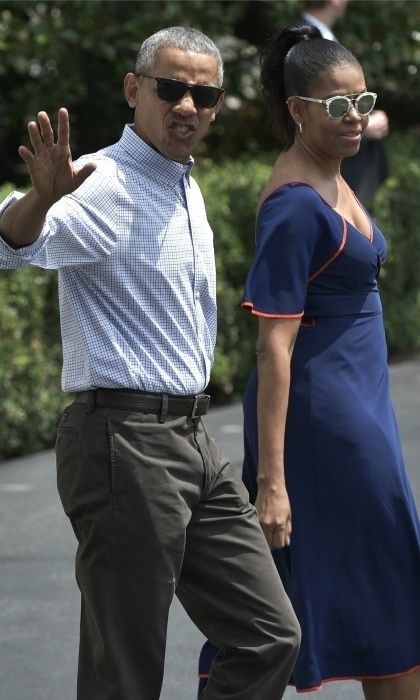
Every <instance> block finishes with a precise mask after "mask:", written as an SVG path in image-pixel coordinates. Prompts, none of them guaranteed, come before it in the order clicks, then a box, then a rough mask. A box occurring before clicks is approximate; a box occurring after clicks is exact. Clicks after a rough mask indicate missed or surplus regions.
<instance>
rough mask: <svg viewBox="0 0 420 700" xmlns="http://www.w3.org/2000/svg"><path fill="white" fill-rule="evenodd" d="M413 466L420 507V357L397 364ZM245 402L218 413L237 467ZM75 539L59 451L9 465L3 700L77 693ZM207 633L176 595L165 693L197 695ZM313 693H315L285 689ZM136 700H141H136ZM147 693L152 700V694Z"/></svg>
mask: <svg viewBox="0 0 420 700" xmlns="http://www.w3.org/2000/svg"><path fill="white" fill-rule="evenodd" d="M391 379H392V385H393V394H394V405H395V408H396V412H397V415H398V418H399V422H400V428H401V434H402V439H403V444H404V451H405V455H406V462H407V470H408V472H409V474H410V478H411V482H412V486H413V489H414V492H415V496H416V499H417V502H418V503H419V504H420V469H419V465H420V361H418V362H415V361H413V362H404V363H401V364H399V365H396V366H394V367H393V368H392V370H391ZM241 421H242V414H241V407H240V406H239V405H234V406H231V407H228V408H224V409H217V410H214V411H212V412H211V413H210V416H209V421H208V422H209V425H210V430H211V432H212V434H213V435H215V436H216V438H217V439H218V441H219V442H220V443H221V445H222V448H223V450H224V452H225V453H226V454H227V455H229V457H230V459H231V460H232V462H233V463H234V464H235V466H236V467H237V468H238V469H240V465H241V461H242V428H241ZM74 552H75V544H74V538H73V533H72V530H71V528H70V526H69V524H68V522H67V520H66V518H65V516H64V514H63V513H62V510H61V506H60V503H59V500H58V496H57V492H56V486H55V467H54V457H53V454H52V452H43V453H40V454H37V455H34V456H32V457H28V458H24V459H18V460H12V461H8V462H3V463H2V464H1V465H0V566H1V579H0V580H1V586H0V700H75V697H76V694H75V674H76V657H77V635H78V615H79V598H78V593H77V589H76V586H75V583H74V578H73V557H74ZM202 639H203V638H202V635H201V634H200V633H199V632H198V631H197V630H196V628H195V627H194V625H193V624H192V623H191V622H190V620H189V619H188V618H187V617H186V615H185V613H184V612H183V610H182V608H181V606H180V605H179V604H178V603H177V601H175V602H174V605H173V606H172V610H171V615H170V624H169V636H168V650H167V663H166V673H165V679H164V687H163V691H162V695H161V700H194V698H195V688H196V681H195V674H196V663H197V654H198V650H199V648H200V646H201V643H202ZM284 697H285V699H287V700H292V698H296V699H297V698H302V699H304V698H311V700H315V695H314V694H313V693H310V694H307V693H303V694H300V695H296V693H295V691H293V690H288V691H287V692H286V695H285V696H284ZM316 697H317V698H318V697H319V698H320V700H361V698H362V695H361V692H360V689H359V685H358V683H355V682H343V683H331V684H329V685H326V686H325V688H324V690H323V691H322V693H321V694H319V695H316ZM133 700H134V699H133ZM144 700H146V699H144Z"/></svg>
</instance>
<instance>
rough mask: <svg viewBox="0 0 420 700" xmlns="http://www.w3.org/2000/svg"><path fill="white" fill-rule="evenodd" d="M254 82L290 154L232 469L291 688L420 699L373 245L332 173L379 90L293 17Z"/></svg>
mask: <svg viewBox="0 0 420 700" xmlns="http://www.w3.org/2000/svg"><path fill="white" fill-rule="evenodd" d="M261 77H262V83H263V88H264V92H265V95H266V97H267V99H268V102H269V105H271V106H272V107H273V108H274V111H275V113H276V115H277V126H278V127H279V128H280V131H281V135H282V136H283V140H284V142H285V144H286V146H285V149H284V150H283V151H282V152H281V153H280V155H279V157H278V159H277V161H276V163H275V166H274V169H273V172H272V175H271V177H270V180H269V182H268V184H267V185H266V187H265V189H264V191H263V193H262V196H261V200H260V204H259V210H258V216H257V242H256V250H255V255H254V261H253V264H252V268H251V271H250V273H249V276H248V279H247V283H246V288H245V294H244V301H243V306H244V308H245V309H247V310H248V311H249V312H250V313H252V314H253V315H255V316H257V317H258V318H259V336H258V346H257V354H258V368H257V369H256V370H255V372H254V373H253V375H252V376H251V378H250V381H249V385H248V388H247V391H246V395H245V399H244V434H245V460H244V470H243V477H244V481H245V483H246V485H247V487H248V489H249V492H250V495H251V499H254V501H255V504H256V508H257V511H258V514H259V519H260V523H261V526H262V528H263V530H264V533H265V535H266V538H267V540H268V542H269V544H270V546H271V548H272V549H273V555H274V557H275V560H276V563H277V566H278V570H279V573H280V575H281V577H282V579H283V583H284V585H285V588H286V591H287V592H288V595H289V596H290V599H291V602H292V604H293V606H294V609H295V612H296V614H297V617H298V619H299V622H300V624H301V627H302V646H301V650H300V653H299V656H298V660H297V663H296V666H295V669H294V672H293V678H292V679H291V682H292V683H293V684H294V685H295V687H296V690H297V691H300V692H304V691H309V690H318V689H320V688H321V686H322V684H323V683H324V682H325V681H328V680H339V679H344V678H346V679H348V678H352V679H357V680H360V681H361V683H362V688H363V693H364V696H365V698H366V700H391V699H392V700H419V697H420V532H419V521H418V516H417V512H416V507H415V504H414V499H413V496H412V493H411V490H410V486H409V483H408V480H407V476H406V473H405V470H404V464H403V457H402V453H401V446H400V439H399V434H398V428H397V425H396V422H395V417H394V412H393V408H392V405H391V400H390V392H389V382H388V368H387V349H386V342H385V334H384V327H383V318H382V308H381V302H380V297H379V293H378V288H377V283H376V280H377V276H378V274H379V271H380V268H381V266H382V264H383V263H384V261H385V255H386V244H385V240H384V238H383V236H382V233H381V232H380V230H379V229H378V227H377V226H376V224H375V223H374V222H373V221H372V220H371V219H370V217H369V215H368V214H367V212H366V211H365V210H364V209H363V207H362V206H361V205H360V203H359V202H358V201H357V199H356V198H355V196H354V194H353V193H352V191H351V190H350V188H349V187H348V185H347V184H346V183H345V181H344V180H343V178H342V177H341V175H340V163H341V160H342V159H343V158H345V157H346V156H351V155H354V154H355V153H356V152H357V151H358V148H359V146H360V140H361V136H362V133H363V130H364V129H365V128H366V126H367V124H368V119H369V116H368V115H369V112H370V111H371V110H372V109H373V107H374V105H375V99H376V95H375V94H373V93H370V92H368V91H367V88H366V85H365V79H364V76H363V71H362V69H361V67H360V65H359V63H358V62H357V60H356V59H355V58H354V57H353V55H352V54H351V53H349V52H348V51H347V50H346V49H345V48H344V47H343V46H340V45H339V44H337V43H335V42H331V41H328V40H326V39H322V38H320V34H319V32H318V30H316V29H314V28H309V27H304V26H301V27H290V28H287V29H286V30H283V31H282V32H280V33H279V34H278V35H277V36H276V37H275V38H274V40H273V43H272V45H271V46H270V47H269V48H268V50H267V52H266V53H265V56H264V57H263V61H262V76H261ZM292 524H293V526H292ZM210 642H211V640H210ZM214 653H215V649H214V647H212V646H211V644H210V643H208V644H207V645H206V646H205V648H204V650H203V652H202V657H201V661H202V666H204V668H203V667H202V669H201V670H202V671H204V673H202V674H201V675H202V676H203V677H205V671H206V668H205V666H208V664H209V662H210V659H211V656H212V654H214ZM202 683H205V680H204V681H202ZM273 700H276V699H274V698H273Z"/></svg>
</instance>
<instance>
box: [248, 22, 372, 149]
mask: <svg viewBox="0 0 420 700" xmlns="http://www.w3.org/2000/svg"><path fill="white" fill-rule="evenodd" d="M346 63H351V64H353V65H355V66H357V67H359V68H360V64H359V62H358V60H357V59H356V58H355V57H354V56H353V54H352V53H351V52H350V51H348V49H346V48H345V47H344V46H342V45H341V44H339V43H338V42H336V41H330V40H329V39H323V38H322V36H321V33H320V31H319V29H317V28H316V27H312V26H309V25H306V24H295V25H291V26H289V27H285V28H284V29H282V30H280V31H279V32H278V33H277V34H276V35H275V36H274V37H273V38H272V39H271V41H270V43H269V44H268V46H267V47H266V48H265V49H264V50H263V52H262V55H261V84H262V88H263V93H264V96H265V98H266V100H267V103H268V106H269V109H270V112H271V116H272V121H273V124H274V127H275V133H276V135H278V136H279V137H280V139H281V141H282V142H283V143H284V145H285V147H286V148H289V147H290V146H291V145H292V143H293V141H294V138H295V130H296V125H295V123H294V121H293V119H292V117H291V116H290V112H289V108H288V106H287V104H286V100H287V98H288V97H290V96H291V95H303V96H304V97H310V90H311V88H312V87H313V85H314V84H315V83H316V81H317V80H319V78H320V76H321V74H322V73H325V72H326V71H328V70H330V69H331V68H335V67H336V66H338V65H343V64H346Z"/></svg>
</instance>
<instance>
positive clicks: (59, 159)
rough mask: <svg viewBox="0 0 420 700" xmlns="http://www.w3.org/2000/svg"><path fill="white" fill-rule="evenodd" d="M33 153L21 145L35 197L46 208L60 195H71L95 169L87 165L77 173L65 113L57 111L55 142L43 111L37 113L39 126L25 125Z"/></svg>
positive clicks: (60, 110)
mask: <svg viewBox="0 0 420 700" xmlns="http://www.w3.org/2000/svg"><path fill="white" fill-rule="evenodd" d="M28 132H29V138H30V140H31V144H32V147H33V152H32V151H31V150H29V148H26V146H20V148H19V155H20V157H21V158H22V159H23V160H24V161H25V163H26V166H27V168H28V171H29V175H30V177H31V180H32V185H33V190H34V193H35V194H36V195H37V197H38V198H39V199H40V200H42V201H43V202H46V203H47V204H48V205H49V206H51V204H53V203H54V202H57V201H58V200H59V199H60V198H61V197H62V196H63V195H65V194H69V193H70V192H73V191H74V190H75V189H77V187H79V186H80V185H81V184H82V183H83V182H84V181H85V180H86V178H87V177H89V175H91V174H92V173H93V171H94V170H95V169H96V165H95V164H94V163H88V164H86V165H85V166H84V167H83V168H81V169H80V170H78V171H76V170H75V169H74V167H73V161H72V157H71V151H70V140H69V139H70V126H69V115H68V112H67V110H66V109H65V108H64V107H62V108H61V109H59V111H58V121H57V141H55V140H54V132H53V129H52V126H51V122H50V120H49V117H48V114H47V113H46V112H39V114H38V124H37V123H36V122H35V121H32V122H29V124H28Z"/></svg>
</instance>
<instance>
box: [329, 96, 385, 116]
mask: <svg viewBox="0 0 420 700" xmlns="http://www.w3.org/2000/svg"><path fill="white" fill-rule="evenodd" d="M375 100H376V97H375V95H373V94H370V93H363V94H362V95H359V97H357V98H356V100H355V101H354V102H352V101H351V100H350V99H349V98H348V97H334V98H333V99H332V100H331V102H330V103H329V104H328V114H329V115H330V117H331V118H332V119H340V118H341V117H344V115H345V114H347V112H348V111H349V109H350V105H351V104H354V105H355V107H356V110H357V112H358V113H359V115H360V116H361V117H365V116H366V115H367V114H370V112H371V111H372V109H373V108H374V106H375Z"/></svg>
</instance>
